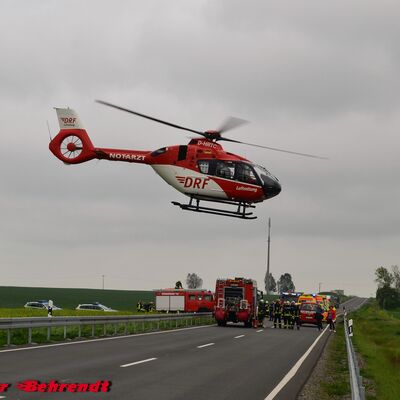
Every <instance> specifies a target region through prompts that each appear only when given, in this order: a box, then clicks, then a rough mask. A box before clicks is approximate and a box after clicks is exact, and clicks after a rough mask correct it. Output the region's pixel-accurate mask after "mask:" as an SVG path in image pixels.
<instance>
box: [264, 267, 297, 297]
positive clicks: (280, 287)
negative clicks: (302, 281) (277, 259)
mask: <svg viewBox="0 0 400 400" xmlns="http://www.w3.org/2000/svg"><path fill="white" fill-rule="evenodd" d="M264 286H265V290H266V292H270V293H276V292H278V293H282V292H294V291H295V290H296V287H295V286H294V283H293V279H292V276H291V275H290V274H289V273H287V272H285V273H284V274H282V275H281V276H280V278H279V279H278V282H276V281H275V278H274V277H273V276H272V274H271V272H270V273H269V278H268V279H267V274H265V278H264ZM267 286H268V287H267Z"/></svg>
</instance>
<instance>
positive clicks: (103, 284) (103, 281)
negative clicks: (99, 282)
mask: <svg viewBox="0 0 400 400" xmlns="http://www.w3.org/2000/svg"><path fill="white" fill-rule="evenodd" d="M101 277H102V278H103V290H104V277H105V275H102V276H101Z"/></svg>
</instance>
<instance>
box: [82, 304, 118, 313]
mask: <svg viewBox="0 0 400 400" xmlns="http://www.w3.org/2000/svg"><path fill="white" fill-rule="evenodd" d="M76 310H83V311H105V312H113V311H118V310H113V309H112V308H110V307H107V306H105V305H104V304H100V303H98V302H94V303H85V304H79V305H78V307H76Z"/></svg>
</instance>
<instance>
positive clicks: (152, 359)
mask: <svg viewBox="0 0 400 400" xmlns="http://www.w3.org/2000/svg"><path fill="white" fill-rule="evenodd" d="M154 360H157V358H147V359H146V360H141V361H135V362H133V363H129V364H123V365H120V367H121V368H126V367H131V366H132V365H137V364H143V363H146V362H149V361H154Z"/></svg>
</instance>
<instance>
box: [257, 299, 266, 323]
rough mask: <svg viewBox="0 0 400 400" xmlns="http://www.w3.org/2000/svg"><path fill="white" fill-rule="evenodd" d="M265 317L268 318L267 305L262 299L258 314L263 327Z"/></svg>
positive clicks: (259, 303)
mask: <svg viewBox="0 0 400 400" xmlns="http://www.w3.org/2000/svg"><path fill="white" fill-rule="evenodd" d="M265 316H266V312H265V303H264V300H263V299H261V300H260V301H259V302H258V313H257V319H258V325H259V326H263V321H264V318H265Z"/></svg>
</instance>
